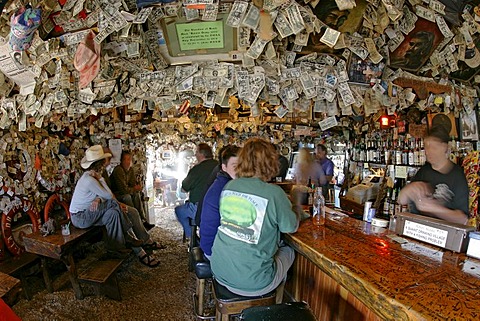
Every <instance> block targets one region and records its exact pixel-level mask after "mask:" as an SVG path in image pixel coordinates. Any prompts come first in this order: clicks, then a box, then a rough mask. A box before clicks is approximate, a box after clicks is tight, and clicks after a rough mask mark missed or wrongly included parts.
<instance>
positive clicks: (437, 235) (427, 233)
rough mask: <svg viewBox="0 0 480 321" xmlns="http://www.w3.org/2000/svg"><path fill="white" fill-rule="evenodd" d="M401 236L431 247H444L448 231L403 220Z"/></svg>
mask: <svg viewBox="0 0 480 321" xmlns="http://www.w3.org/2000/svg"><path fill="white" fill-rule="evenodd" d="M403 235H406V236H410V237H412V238H414V239H417V240H420V241H424V242H427V243H430V244H433V245H437V246H441V247H445V245H446V244H447V236H448V231H445V230H441V229H438V228H435V227H431V226H427V225H423V224H419V223H416V222H412V221H408V220H405V226H404V227H403Z"/></svg>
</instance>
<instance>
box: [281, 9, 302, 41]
mask: <svg viewBox="0 0 480 321" xmlns="http://www.w3.org/2000/svg"><path fill="white" fill-rule="evenodd" d="M284 11H285V12H286V15H287V17H288V22H289V23H290V28H291V29H292V32H293V33H294V34H297V33H299V32H300V31H302V30H303V29H305V23H304V22H303V18H302V15H301V13H300V10H299V6H298V4H297V3H296V2H292V4H291V5H289V6H288V7H287V8H285V10H284Z"/></svg>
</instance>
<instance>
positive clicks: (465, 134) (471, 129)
mask: <svg viewBox="0 0 480 321" xmlns="http://www.w3.org/2000/svg"><path fill="white" fill-rule="evenodd" d="M460 134H461V137H460V138H461V139H462V140H467V141H468V140H478V121H477V113H476V112H475V111H472V112H470V113H467V112H465V111H462V112H461V113H460Z"/></svg>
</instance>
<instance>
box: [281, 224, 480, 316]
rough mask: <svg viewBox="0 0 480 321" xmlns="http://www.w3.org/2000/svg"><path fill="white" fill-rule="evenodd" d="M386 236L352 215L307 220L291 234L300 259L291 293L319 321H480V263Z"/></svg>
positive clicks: (384, 231) (385, 231)
mask: <svg viewBox="0 0 480 321" xmlns="http://www.w3.org/2000/svg"><path fill="white" fill-rule="evenodd" d="M387 235H393V232H391V231H389V230H388V229H384V228H379V227H374V226H372V225H371V224H369V223H365V222H362V221H359V220H356V219H353V218H350V217H345V216H333V215H327V222H326V225H325V226H323V227H316V226H313V225H312V223H311V220H310V219H307V220H305V221H303V222H302V223H301V224H300V227H299V229H298V231H297V232H296V233H294V234H289V235H285V240H286V242H287V243H289V244H290V245H291V246H292V247H293V248H295V250H296V251H297V253H298V254H300V255H298V254H297V258H296V262H295V264H294V276H293V278H292V280H290V281H289V282H288V283H287V291H288V292H290V294H291V295H292V296H293V298H294V299H296V300H305V301H307V302H308V303H309V304H310V306H312V307H313V308H314V311H315V312H316V314H317V317H318V318H319V320H480V260H477V259H473V258H469V257H467V256H466V255H464V254H458V253H453V252H451V251H447V250H443V249H440V248H437V247H434V246H430V245H428V244H425V243H421V242H417V241H414V240H412V239H408V243H406V244H398V243H396V242H394V241H392V240H391V239H390V238H389V237H387ZM311 292H313V293H311ZM332 297H335V298H332ZM317 301H318V302H317Z"/></svg>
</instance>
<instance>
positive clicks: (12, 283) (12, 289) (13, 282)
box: [0, 272, 20, 305]
mask: <svg viewBox="0 0 480 321" xmlns="http://www.w3.org/2000/svg"><path fill="white" fill-rule="evenodd" d="M19 292H20V280H18V279H16V278H14V277H12V276H10V275H8V274H5V273H1V272H0V298H1V299H2V300H3V301H5V303H7V304H8V305H12V304H13V303H14V302H15V301H16V298H17V296H18V293H19Z"/></svg>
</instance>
